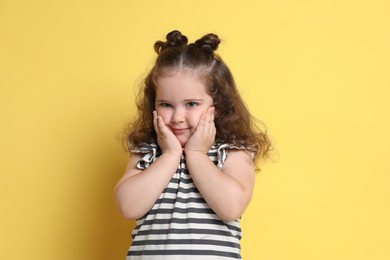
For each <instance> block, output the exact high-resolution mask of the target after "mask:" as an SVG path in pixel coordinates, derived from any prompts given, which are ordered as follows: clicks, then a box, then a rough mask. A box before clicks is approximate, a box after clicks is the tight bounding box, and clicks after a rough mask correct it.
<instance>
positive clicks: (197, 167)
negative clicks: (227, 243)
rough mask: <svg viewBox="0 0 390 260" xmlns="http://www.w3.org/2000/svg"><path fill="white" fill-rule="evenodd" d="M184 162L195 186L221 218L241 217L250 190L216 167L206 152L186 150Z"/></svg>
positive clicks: (232, 218) (248, 198)
mask: <svg viewBox="0 0 390 260" xmlns="http://www.w3.org/2000/svg"><path fill="white" fill-rule="evenodd" d="M186 164H187V167H188V170H189V172H190V174H191V177H192V179H193V181H194V183H195V185H196V187H197V188H198V190H199V191H200V193H201V194H202V196H203V197H204V199H205V200H206V202H207V203H208V204H209V206H210V207H211V208H212V209H213V210H214V211H215V213H216V214H217V215H218V216H219V217H220V218H221V219H223V220H235V219H238V218H239V217H241V215H242V214H243V212H244V210H245V209H246V207H247V205H248V203H249V200H250V197H251V192H252V191H251V190H250V191H248V190H246V189H245V187H243V186H242V185H241V184H240V182H238V181H237V180H236V179H235V178H233V177H232V176H230V175H228V174H226V173H224V172H222V171H221V170H220V169H218V168H217V167H216V166H215V164H214V163H213V162H212V161H211V160H210V159H209V157H208V156H207V155H206V154H203V153H200V152H187V153H186Z"/></svg>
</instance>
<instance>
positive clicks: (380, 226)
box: [0, 0, 390, 260]
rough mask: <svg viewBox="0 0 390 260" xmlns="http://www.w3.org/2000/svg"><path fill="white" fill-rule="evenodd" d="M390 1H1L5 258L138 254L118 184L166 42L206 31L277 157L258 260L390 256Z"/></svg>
mask: <svg viewBox="0 0 390 260" xmlns="http://www.w3.org/2000/svg"><path fill="white" fill-rule="evenodd" d="M389 13H390V4H389V1H387V0H383V1H380V0H372V1H359V0H358V1H356V0H355V1H353V0H337V1H336V0H330V1H329V0H328V1H303V0H295V1H287V0H277V1H271V0H260V1H255V0H253V1H245V0H244V1H231V2H229V1H225V0H219V1H210V0H207V1H206V0H199V1H183V0H171V1H124V0H113V1H85V0H83V1H79V0H68V1H50V0H36V1H22V0H14V1H11V0H0V120H1V121H0V122H1V127H0V146H1V147H0V149H1V155H0V160H1V162H0V174H1V175H0V205H1V206H0V207H1V214H0V225H1V228H0V247H1V249H0V259H1V260H9V259H17V260H19V259H31V260H35V259H36V260H49V259H50V260H52V259H56V260H63V259H64V260H65V259H72V260H88V259H94V260H97V259H100V260H107V259H110V260H111V259H124V256H125V254H126V251H127V248H128V245H129V243H130V231H131V229H132V227H133V225H134V223H133V222H128V221H125V220H123V219H122V218H121V216H120V215H119V213H118V211H117V209H116V206H115V203H114V201H113V197H112V189H113V187H114V185H115V183H116V181H117V180H118V179H119V178H120V176H121V175H122V172H123V170H124V167H125V164H126V161H127V154H126V153H125V152H124V150H123V149H122V147H121V144H120V142H119V141H118V136H119V135H120V132H121V130H122V128H123V126H124V125H125V123H126V122H127V121H128V119H129V118H131V116H133V115H134V94H135V92H136V91H135V89H136V86H137V85H138V83H139V81H140V79H141V78H142V76H143V75H144V74H145V72H146V71H147V70H148V69H149V68H150V66H151V65H152V62H153V59H154V57H155V56H154V53H153V51H152V45H153V43H154V41H156V40H159V39H163V37H164V36H165V34H166V33H167V32H169V31H171V30H173V29H179V30H181V31H182V32H183V33H184V34H186V35H188V37H189V38H190V40H191V41H192V40H195V39H197V38H198V37H200V36H202V35H203V34H205V33H208V32H214V33H217V34H218V35H219V36H220V37H221V38H222V39H223V43H222V44H221V45H220V49H219V52H218V53H219V54H221V55H222V57H223V58H224V59H225V61H226V62H227V64H228V65H229V66H230V68H231V70H232V71H233V73H234V75H235V77H236V80H237V83H238V85H239V88H240V91H241V93H242V95H243V97H244V99H245V100H246V102H247V104H248V106H249V107H250V109H251V111H252V112H253V114H254V115H255V116H256V117H258V118H260V119H261V120H262V121H264V122H265V124H266V125H267V126H268V129H269V133H270V134H271V136H272V138H273V140H274V143H275V145H276V147H277V150H278V154H277V155H276V156H275V159H274V161H275V162H270V163H268V164H267V165H266V166H264V167H263V171H262V172H261V173H259V174H258V175H257V179H256V181H257V182H256V191H255V195H254V198H253V200H252V202H251V204H250V207H249V208H248V210H247V212H246V213H245V215H244V217H243V221H242V224H243V230H244V238H243V240H242V254H243V257H244V259H247V260H257V259H262V260H285V259H289V260H295V259H296V260H298V259H299V260H309V259H311V260H312V259H315V260H322V259H324V260H325V259H333V260H336V259H354V260H360V259H364V260H381V259H383V260H388V259H390V177H389V175H390V166H389V165H390V164H389V158H388V157H389V155H390V137H389V133H390V122H389V112H390V102H389V98H390V90H389V88H390V51H389V46H390V16H389Z"/></svg>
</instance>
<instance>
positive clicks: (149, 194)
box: [114, 153, 181, 219]
mask: <svg viewBox="0 0 390 260" xmlns="http://www.w3.org/2000/svg"><path fill="white" fill-rule="evenodd" d="M180 157H181V154H178V155H175V154H171V153H164V154H162V155H161V156H160V157H158V158H157V159H156V161H154V162H153V163H152V164H151V165H150V166H149V167H148V168H147V169H145V170H143V171H142V170H139V169H137V167H136V165H137V162H138V161H139V160H140V159H141V156H140V154H134V155H133V156H132V157H131V158H130V161H129V163H128V165H127V168H126V171H125V174H124V175H123V177H122V178H121V179H120V180H119V182H118V184H117V185H116V187H115V190H114V194H115V198H116V201H117V203H118V206H119V209H120V211H121V213H122V214H123V216H124V217H125V218H127V219H138V218H141V217H142V216H144V215H145V214H146V213H147V212H148V211H149V210H150V209H151V208H152V207H153V205H154V203H155V202H156V201H157V199H158V197H159V196H160V194H161V193H162V191H163V190H164V188H165V187H166V186H167V185H168V183H169V181H170V180H171V178H172V176H173V174H175V172H176V169H177V166H178V165H179V162H180Z"/></svg>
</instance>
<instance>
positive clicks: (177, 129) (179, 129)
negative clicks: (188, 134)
mask: <svg viewBox="0 0 390 260" xmlns="http://www.w3.org/2000/svg"><path fill="white" fill-rule="evenodd" d="M188 129H189V128H171V131H172V132H173V133H174V134H181V133H183V132H185V131H186V130H188Z"/></svg>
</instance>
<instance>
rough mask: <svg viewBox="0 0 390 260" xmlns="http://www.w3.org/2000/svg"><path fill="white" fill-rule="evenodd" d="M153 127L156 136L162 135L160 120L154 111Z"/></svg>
mask: <svg viewBox="0 0 390 260" xmlns="http://www.w3.org/2000/svg"><path fill="white" fill-rule="evenodd" d="M153 126H154V130H155V131H156V134H157V135H159V134H160V129H159V127H158V118H157V111H153Z"/></svg>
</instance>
